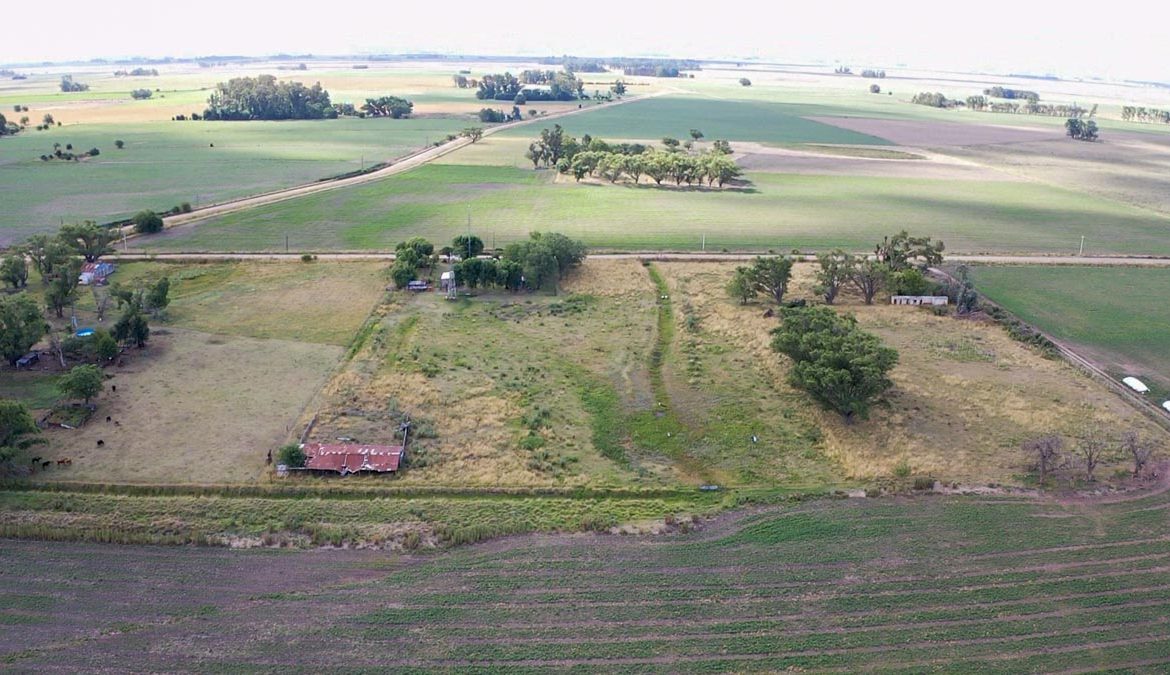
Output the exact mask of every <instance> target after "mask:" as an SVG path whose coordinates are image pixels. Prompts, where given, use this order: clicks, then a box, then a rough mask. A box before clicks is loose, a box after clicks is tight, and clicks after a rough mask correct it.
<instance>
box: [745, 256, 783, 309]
mask: <svg viewBox="0 0 1170 675" xmlns="http://www.w3.org/2000/svg"><path fill="white" fill-rule="evenodd" d="M751 270H752V281H753V282H754V283H755V286H756V289H757V290H758V291H759V292H760V293H765V294H767V295H768V296H769V297H770V298H772V300H775V301H776V303H777V304H779V303H781V302H784V294H785V293H787V292H788V282H789V280H790V279H791V278H792V259H791V258H783V257H775V258H764V257H758V258H756V259H755V260H754V261H753V262H752V266H751Z"/></svg>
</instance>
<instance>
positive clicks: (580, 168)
mask: <svg viewBox="0 0 1170 675" xmlns="http://www.w3.org/2000/svg"><path fill="white" fill-rule="evenodd" d="M702 138H703V132H701V131H699V130H698V129H692V130H691V140H688V141H687V142H686V143H685V144H681V143H680V142H679V140H678V139H675V138H664V139H662V143H663V149H658V148H654V147H651V146H647V145H644V144H641V143H607V142H606V141H604V140H602V139H600V138H593V137H592V136H590V135H588V134H586V135H585V136H583V137H582V138H581V139H580V140H578V139H577V138H575V137H573V136H568V135H566V134H565V132H564V129H563V128H561V126H560V125H559V124H557V125H554V126H553V128H552V129H547V128H546V129H543V130H541V132H540V137H539V138H537V139H536V140H534V141H532V142H531V143H529V145H528V152H527V153H525V157H526V158H527V159H528V160H529V161H531V162H532V166H533V168H534V169H535V168H539V167H540V166H542V165H543V166H546V167H550V168H556V170H557V171H559V172H560V173H563V174H567V175H572V176H573V177H574V178H575V179H577V180H578V181H579V180H581V179H582V178H585V177H586V176H596V177H598V178H602V179H604V180H607V181H609V182H610V183H616V182H618V181H619V180H622V179H623V178H629V179H630V180H632V181H633V182H634V183H637V182H638V181H640V180H641V178H642V176H646V177H648V178H650V179H651V180H653V181H654V182H655V184H657V185H662V182H663V181H665V180H673V181H674V183H675V185H682V184H683V183H684V182H685V183H686V184H687V185H692V184H694V183H696V182H698V183H700V184H702V183H703V182H704V181H705V182H706V183H707V184H708V185H714V184H715V183H718V184H719V186H720V187H723V186H724V184H726V183H727V181H730V180H733V179H735V178H738V177H739V176H741V175H742V173H743V171H742V170H741V169H740V168H739V166H738V165H737V164H736V163H735V160H733V159H732V158H731V156H730V155H731V152H732V151H731V144H730V143H728V142H727V141H725V140H717V141H715V142H714V143H713V144H712V147H711V148H710V149H708V150H703V151H701V152H698V153H697V154H692V153H691V152H689V151H691V150H693V149H694V148H695V144H696V143H698V142H699V141H700V140H701V139H702ZM680 146H681V147H680ZM682 147H685V148H686V150H687V151H688V152H683V151H682Z"/></svg>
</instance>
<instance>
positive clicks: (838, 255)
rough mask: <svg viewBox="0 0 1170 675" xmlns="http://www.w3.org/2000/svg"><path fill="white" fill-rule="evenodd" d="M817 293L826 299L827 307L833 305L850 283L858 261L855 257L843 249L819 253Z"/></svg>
mask: <svg viewBox="0 0 1170 675" xmlns="http://www.w3.org/2000/svg"><path fill="white" fill-rule="evenodd" d="M817 264H818V265H819V266H820V269H818V270H817V285H816V289H815V290H816V292H817V293H819V294H820V295H821V297H823V298H824V299H825V304H826V305H831V304H833V301H834V300H836V299H837V295H838V294H839V293H840V292H841V289H842V288H843V287H844V286H845V284H846V283H848V282H849V278H850V275H851V274H852V273H853V266H854V265H855V264H856V261H855V260H854V259H853V256H852V255H850V254H848V253H846V252H845V251H843V250H841V249H836V250H834V251H833V252H831V253H818V254H817Z"/></svg>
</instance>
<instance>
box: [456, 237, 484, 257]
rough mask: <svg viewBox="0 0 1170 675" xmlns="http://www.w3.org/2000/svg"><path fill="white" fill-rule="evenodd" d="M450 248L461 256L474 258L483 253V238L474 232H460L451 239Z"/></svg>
mask: <svg viewBox="0 0 1170 675" xmlns="http://www.w3.org/2000/svg"><path fill="white" fill-rule="evenodd" d="M451 248H453V249H454V250H455V254H456V255H458V256H460V257H462V258H474V257H475V256H477V255H479V254H480V253H483V239H480V238H479V237H477V236H475V235H474V234H461V235H459V236H457V237H455V238H454V239H452V240H451Z"/></svg>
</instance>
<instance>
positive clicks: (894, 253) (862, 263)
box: [727, 230, 976, 313]
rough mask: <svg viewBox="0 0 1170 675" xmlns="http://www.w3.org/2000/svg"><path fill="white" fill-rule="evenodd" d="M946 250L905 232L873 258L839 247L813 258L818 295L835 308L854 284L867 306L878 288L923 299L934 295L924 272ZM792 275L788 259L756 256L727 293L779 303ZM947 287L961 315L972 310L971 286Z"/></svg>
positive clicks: (939, 260) (736, 275) (879, 248)
mask: <svg viewBox="0 0 1170 675" xmlns="http://www.w3.org/2000/svg"><path fill="white" fill-rule="evenodd" d="M944 248H945V246H944V245H943V242H941V241H937V242H936V241H933V240H932V239H931V238H930V237H914V236H910V235H909V234H908V233H907V232H906V231H905V230H903V231H901V232H899V233H898V234H895V235H894V236H892V237H885V238H883V239H882V241H881V243H879V244H878V245H877V246H875V247H874V255H873V256H872V257H868V256H855V255H853V254H851V253H847V252H845V251H843V250H841V249H837V250H835V251H832V252H830V253H821V254H818V255H817V263H818V265H819V269H818V270H817V285H816V292H817V294H818V295H820V296H821V297H822V298H824V300H825V304H829V305H831V304H833V303H834V302H835V301H836V299H837V296H838V295H840V293H841V291H842V290H844V289H845V288H847V287H850V286H852V287H853V288H855V289H856V291H857V293H858V294H859V295H861V297H862V299H863V300H864V301H865V304H867V305H870V304H873V300H874V297H875V296H876V295H877V294H878V293H879V292H880V291H882V290H887V289H888V290H890V291H892V292H893V293H894V294H895V295H926V294H927V293H928V292H933V291H934V290H935V289H934V284H933V283H932V282H931V281H930V280H929V279H927V277H926V274H925V271H926V269H927V268H929V267H932V266H938V265H941V264H942V259H943V250H944ZM791 274H792V260H791V259H789V258H780V257H776V258H763V257H760V258H756V260H755V261H754V262H753V263H752V265H751V266H746V267H743V266H741V267H738V268H736V270H735V273H734V274H733V275H732V278H731V281H730V282H729V283H728V285H727V292H728V294H729V295H731V296H732V297H733V298H735V299H736V300H739V301H740V303H741V304H747V303H748V302H749V301H751V300H752V299H754V298H755V297H757V296H759V295H764V296H766V297H768V298H769V299H771V300H772V301H774V302H776V303H777V304H780V303H782V302H783V301H784V294H785V293H786V292H787V290H788V281H789V278H790V277H791ZM966 290H967V291H968V293H964V289H962V288H955V289H948V294H950V293H951V292H952V291H953V293H954V299H955V301H956V303H957V304H959V306H960V312H962V313H965V312H967V311H970V310H971V309H973V308H974V304H975V301H976V296H975V294H974V292H973V290H971V289H970V288H967V289H966Z"/></svg>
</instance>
